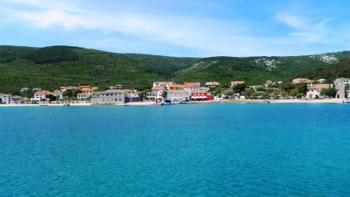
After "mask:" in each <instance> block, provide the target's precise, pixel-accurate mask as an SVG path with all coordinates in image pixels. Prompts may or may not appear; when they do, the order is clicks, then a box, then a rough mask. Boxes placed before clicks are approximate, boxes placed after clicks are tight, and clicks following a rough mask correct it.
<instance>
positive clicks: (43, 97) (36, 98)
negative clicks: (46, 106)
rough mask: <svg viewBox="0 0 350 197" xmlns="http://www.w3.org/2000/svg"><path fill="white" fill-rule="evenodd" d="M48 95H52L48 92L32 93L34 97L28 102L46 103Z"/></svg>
mask: <svg viewBox="0 0 350 197" xmlns="http://www.w3.org/2000/svg"><path fill="white" fill-rule="evenodd" d="M48 95H52V92H50V91H45V90H43V91H37V92H35V93H34V97H33V98H31V99H30V100H31V101H33V102H41V101H46V100H47V97H48Z"/></svg>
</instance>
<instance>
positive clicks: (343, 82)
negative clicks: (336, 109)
mask: <svg viewBox="0 0 350 197" xmlns="http://www.w3.org/2000/svg"><path fill="white" fill-rule="evenodd" d="M334 85H335V89H336V90H337V95H336V98H339V99H345V98H349V96H350V95H348V92H347V91H348V88H349V87H350V79H348V78H338V79H336V80H335V81H334Z"/></svg>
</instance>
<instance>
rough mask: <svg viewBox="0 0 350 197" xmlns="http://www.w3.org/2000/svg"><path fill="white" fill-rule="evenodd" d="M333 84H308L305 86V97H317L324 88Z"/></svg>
mask: <svg viewBox="0 0 350 197" xmlns="http://www.w3.org/2000/svg"><path fill="white" fill-rule="evenodd" d="M332 87H333V84H310V85H308V86H307V93H306V98H308V99H318V98H320V96H321V92H322V90H324V89H327V88H332Z"/></svg>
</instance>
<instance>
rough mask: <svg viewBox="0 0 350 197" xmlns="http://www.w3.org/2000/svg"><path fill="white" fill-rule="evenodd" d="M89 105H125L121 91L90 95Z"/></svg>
mask: <svg viewBox="0 0 350 197" xmlns="http://www.w3.org/2000/svg"><path fill="white" fill-rule="evenodd" d="M91 103H92V104H95V105H118V104H123V103H125V93H124V91H123V90H106V91H103V92H95V93H93V94H92V97H91Z"/></svg>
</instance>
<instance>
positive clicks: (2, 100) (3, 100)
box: [0, 94, 11, 104]
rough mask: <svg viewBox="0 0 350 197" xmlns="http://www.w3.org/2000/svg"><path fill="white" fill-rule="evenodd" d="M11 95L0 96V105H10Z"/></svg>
mask: <svg viewBox="0 0 350 197" xmlns="http://www.w3.org/2000/svg"><path fill="white" fill-rule="evenodd" d="M10 102H11V95H9V94H0V104H10Z"/></svg>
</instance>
